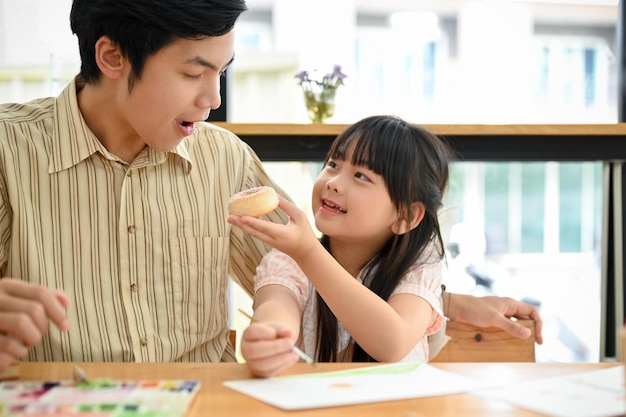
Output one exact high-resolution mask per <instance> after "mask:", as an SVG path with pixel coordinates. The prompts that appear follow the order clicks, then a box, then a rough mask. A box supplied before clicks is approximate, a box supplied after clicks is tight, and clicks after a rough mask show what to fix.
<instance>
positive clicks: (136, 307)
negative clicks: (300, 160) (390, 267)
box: [0, 82, 285, 362]
mask: <svg viewBox="0 0 626 417" xmlns="http://www.w3.org/2000/svg"><path fill="white" fill-rule="evenodd" d="M76 89H77V84H76V82H72V83H70V84H69V85H68V86H67V88H66V89H65V90H64V91H63V92H62V93H61V94H60V95H59V97H57V98H45V99H40V100H35V101H32V102H30V103H26V104H6V105H1V106H0V273H1V275H0V276H5V277H15V278H19V279H22V280H25V281H28V282H32V283H36V284H40V285H43V286H45V287H48V288H60V289H63V290H64V291H66V292H67V293H68V295H69V297H70V305H69V307H68V311H67V313H68V316H69V319H70V323H71V328H70V331H69V332H67V333H61V332H59V331H58V330H57V329H56V328H53V326H52V328H51V329H50V332H49V333H48V334H47V335H46V336H44V338H43V340H42V341H41V343H39V344H38V345H37V346H36V347H35V348H33V349H31V351H30V353H29V355H28V358H26V359H27V360H31V361H138V362H146V361H150V362H162V361H213V362H217V361H223V360H234V354H233V350H232V348H231V347H230V345H228V342H227V341H228V317H227V315H228V309H227V304H228V300H227V285H228V277H229V276H230V277H232V278H233V280H234V281H235V282H237V283H239V284H240V285H241V286H242V287H243V288H244V289H245V290H247V291H248V292H249V293H251V291H252V288H253V278H252V277H253V275H254V272H255V268H256V266H257V265H258V264H259V262H260V260H261V258H262V256H263V255H264V254H265V253H267V252H268V250H269V248H268V247H267V246H265V245H264V244H263V243H262V242H260V241H258V240H256V239H253V238H252V237H250V236H249V235H247V234H245V233H244V232H242V231H241V230H240V229H238V228H235V227H231V226H230V225H229V224H228V223H227V222H226V218H227V213H228V207H227V206H228V199H229V197H230V196H231V195H233V194H235V193H236V192H238V191H241V190H243V189H246V188H250V187H254V186H258V185H270V186H273V187H275V188H277V189H278V191H279V192H281V193H282V191H281V190H280V188H278V187H277V186H276V185H275V184H274V183H272V181H271V180H270V179H269V178H268V177H267V175H266V173H265V172H264V170H263V167H262V164H261V162H260V161H259V159H258V158H257V157H256V156H255V154H254V153H253V152H252V151H251V150H250V148H249V147H248V146H247V145H246V144H245V143H244V142H242V141H241V140H239V138H237V137H236V136H235V135H233V134H232V133H230V132H228V131H225V130H223V129H220V128H217V127H215V126H211V125H209V124H207V123H199V124H198V125H197V128H196V131H195V132H194V134H193V135H191V136H189V137H187V138H185V140H184V141H183V142H182V143H181V144H180V145H179V146H178V147H177V148H176V149H174V150H172V151H170V152H159V151H156V150H154V149H151V148H149V147H147V148H145V149H144V151H143V152H142V153H141V154H140V155H139V156H138V157H137V158H136V159H135V160H134V161H133V162H132V163H130V164H128V163H125V162H124V161H122V160H121V159H120V158H118V157H116V156H115V155H113V154H111V153H110V152H108V151H107V149H106V148H104V146H103V145H102V144H101V143H100V142H99V141H98V139H97V138H96V137H95V136H94V134H93V133H92V132H91V131H90V130H89V128H88V127H87V125H86V123H85V120H84V119H83V117H82V116H81V113H80V110H79V108H78V104H77V99H76ZM268 217H269V218H270V220H272V221H276V222H285V218H284V215H282V214H281V212H280V211H275V212H273V213H271V214H269V215H268Z"/></svg>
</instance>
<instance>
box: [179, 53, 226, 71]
mask: <svg viewBox="0 0 626 417" xmlns="http://www.w3.org/2000/svg"><path fill="white" fill-rule="evenodd" d="M234 60H235V56H234V55H233V57H232V58H230V61H228V63H227V64H226V65H225V66H224V70H225V69H226V68H228V66H229V65H230V64H232V63H233V61H234ZM185 64H193V65H202V66H203V67H207V68H211V69H212V70H214V71H216V72H221V71H223V70H222V69H220V68H218V67H217V65H215V64H213V63H211V62H209V61H207V60H206V59H204V58H202V57H200V56H195V57H193V58H191V59H188V60H187V61H185Z"/></svg>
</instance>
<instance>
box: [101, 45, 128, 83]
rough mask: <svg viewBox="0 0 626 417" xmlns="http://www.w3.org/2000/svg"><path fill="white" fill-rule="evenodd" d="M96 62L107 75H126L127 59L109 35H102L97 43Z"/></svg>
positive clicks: (109, 76)
mask: <svg viewBox="0 0 626 417" xmlns="http://www.w3.org/2000/svg"><path fill="white" fill-rule="evenodd" d="M95 54H96V56H95V58H96V64H97V65H98V68H100V71H101V72H102V74H103V75H104V76H105V77H108V78H112V79H115V78H120V77H122V76H123V75H124V65H125V62H126V59H125V58H124V55H122V52H121V51H120V49H119V47H118V46H117V44H115V43H114V42H113V41H112V40H111V38H109V37H108V36H102V37H100V39H98V41H97V42H96V45H95Z"/></svg>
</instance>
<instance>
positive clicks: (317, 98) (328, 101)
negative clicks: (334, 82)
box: [304, 88, 336, 123]
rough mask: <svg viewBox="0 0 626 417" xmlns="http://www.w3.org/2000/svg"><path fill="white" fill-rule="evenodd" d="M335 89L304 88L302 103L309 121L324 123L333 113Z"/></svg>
mask: <svg viewBox="0 0 626 417" xmlns="http://www.w3.org/2000/svg"><path fill="white" fill-rule="evenodd" d="M335 92H336V89H334V88H332V89H318V90H317V91H315V90H304V104H305V105H306V111H307V115H308V116H309V120H311V123H324V122H326V120H328V119H329V118H331V117H333V114H335Z"/></svg>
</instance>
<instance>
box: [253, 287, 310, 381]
mask: <svg viewBox="0 0 626 417" xmlns="http://www.w3.org/2000/svg"><path fill="white" fill-rule="evenodd" d="M300 321H301V320H300V309H299V306H298V302H297V300H296V298H295V296H294V294H293V293H292V292H291V290H289V289H288V288H286V287H284V286H282V285H267V286H264V287H261V288H259V290H258V291H257V292H256V293H255V295H254V317H253V319H252V321H251V323H250V325H249V326H248V327H247V328H246V329H245V330H244V332H243V334H242V336H241V354H242V355H243V357H244V358H245V359H246V364H247V365H248V368H249V369H250V372H251V373H252V374H253V375H255V376H259V377H269V376H274V375H276V374H278V373H280V372H281V371H282V370H283V369H285V368H287V367H289V366H291V365H293V364H294V363H296V362H297V361H298V359H299V357H298V355H296V354H295V353H294V352H293V351H292V350H291V348H292V347H293V346H294V344H295V342H296V340H297V338H298V335H299V334H300Z"/></svg>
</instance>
